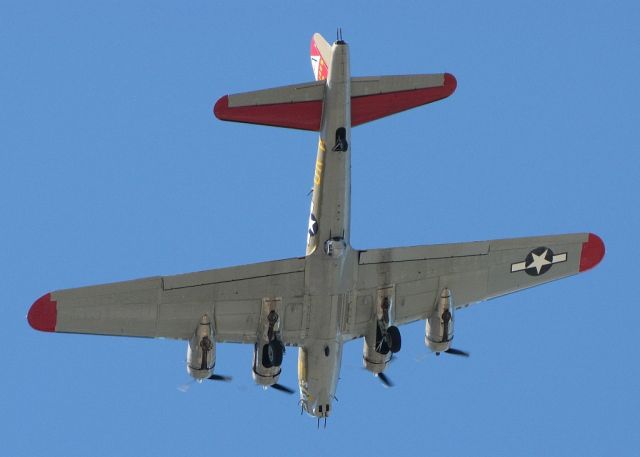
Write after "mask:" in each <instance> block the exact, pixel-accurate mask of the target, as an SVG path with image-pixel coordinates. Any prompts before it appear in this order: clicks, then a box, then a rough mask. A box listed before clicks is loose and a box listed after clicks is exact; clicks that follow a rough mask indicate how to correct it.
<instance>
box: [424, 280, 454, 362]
mask: <svg viewBox="0 0 640 457" xmlns="http://www.w3.org/2000/svg"><path fill="white" fill-rule="evenodd" d="M453 312H454V306H453V299H452V297H451V291H450V290H449V289H447V288H444V289H442V292H441V293H440V297H439V298H438V303H437V304H436V309H435V310H434V311H433V313H431V316H429V318H428V319H427V323H426V328H425V337H424V343H425V344H426V346H427V347H428V348H429V349H430V350H431V351H433V352H435V353H437V354H439V353H440V352H445V351H446V350H448V349H449V348H450V347H451V340H453Z"/></svg>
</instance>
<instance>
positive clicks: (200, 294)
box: [28, 34, 604, 423]
mask: <svg viewBox="0 0 640 457" xmlns="http://www.w3.org/2000/svg"><path fill="white" fill-rule="evenodd" d="M311 64H312V68H313V72H314V76H315V79H316V81H312V82H307V83H302V84H295V85H291V86H283V87H277V88H273V89H266V90H261V91H256V92H246V93H241V94H235V95H227V96H224V97H222V98H221V99H219V100H218V101H217V103H216V104H215V107H214V113H215V115H216V116H217V117H218V118H219V119H223V120H227V121H236V122H245V123H253V124H262V125H270V126H276V127H288V128H294V129H302V130H310V131H316V132H319V133H320V138H319V141H318V152H317V158H316V163H315V171H314V175H313V196H312V201H311V210H310V214H309V225H308V231H307V247H306V256H305V257H300V258H294V259H285V260H277V261H271V262H262V263H257V264H251V265H243V266H238V267H231V268H221V269H215V270H208V271H201V272H196V273H187V274H181V275H175V276H157V277H152V278H145V279H138V280H134V281H126V282H118V283H112V284H104V285H99V286H91V287H80V288H75V289H65V290H58V291H54V292H51V293H48V294H45V295H44V296H42V297H41V298H39V299H38V300H37V301H36V302H35V303H34V304H33V305H32V306H31V309H30V310H29V314H28V321H29V324H30V325H31V326H32V327H33V328H35V329H37V330H41V331H48V332H67V333H92V334H102V335H120V336H138V337H151V338H154V337H163V338H175V339H182V340H186V341H188V345H187V371H188V372H189V374H190V375H191V376H192V377H194V378H195V379H196V380H198V381H203V380H224V381H226V380H229V378H228V377H226V376H221V375H219V374H214V372H213V371H214V367H215V364H216V344H217V343H221V342H234V343H248V344H252V345H253V362H252V375H253V379H254V380H255V382H256V383H257V384H259V385H262V386H264V387H271V388H273V389H276V390H281V391H285V392H289V393H291V392H292V391H291V390H290V389H288V388H287V387H285V386H282V385H281V384H279V382H278V381H279V377H280V374H281V364H282V359H283V355H284V349H285V346H297V347H298V348H299V349H298V350H299V352H298V383H299V389H300V397H301V400H300V403H301V405H302V409H303V410H304V411H306V412H307V413H308V414H310V415H311V416H315V417H317V418H318V423H319V420H320V418H324V419H325V421H326V418H327V417H328V416H329V415H330V414H331V413H332V412H333V400H334V399H335V398H336V397H335V396H336V388H337V383H338V376H339V373H340V364H341V361H342V345H343V344H344V342H345V341H348V340H352V339H355V338H360V337H363V338H364V345H363V363H364V366H365V368H366V369H367V370H369V371H370V372H372V373H373V374H374V375H375V376H377V377H378V378H379V379H380V380H381V381H382V382H383V383H385V384H386V385H391V383H390V381H389V379H388V378H387V377H386V375H385V373H384V371H385V369H386V368H387V365H388V363H389V360H390V358H391V354H392V353H394V352H397V351H399V350H400V347H401V338H400V332H399V330H398V326H400V325H402V324H406V323H409V322H414V321H417V320H424V321H425V344H426V346H427V347H428V348H429V349H430V350H431V351H432V352H434V353H435V354H440V353H445V354H452V355H463V356H467V355H468V354H467V353H466V352H464V351H461V350H459V349H454V348H452V347H451V342H452V340H453V324H454V317H455V311H456V310H458V309H460V308H461V307H466V306H468V305H470V304H474V303H478V302H480V301H484V300H487V299H491V298H495V297H498V296H501V295H504V294H508V293H512V292H515V291H518V290H522V289H526V288H529V287H532V286H535V285H538V284H543V283H546V282H549V281H553V280H556V279H560V278H564V277H567V276H570V275H574V274H577V273H580V272H583V271H586V270H589V269H591V268H593V267H594V266H595V265H597V264H598V263H599V262H600V260H601V259H602V258H603V256H604V243H603V242H602V240H601V239H600V238H599V237H598V236H597V235H594V234H592V233H576V234H568V235H555V236H537V237H530V238H516V239H503V240H492V241H481V242H471V243H455V244H445V245H424V246H413V247H398V248H386V249H369V250H354V249H352V247H351V243H350V217H351V127H355V126H358V125H360V124H364V123H366V122H369V121H373V120H375V119H379V118H382V117H385V116H388V115H391V114H394V113H398V112H400V111H404V110H407V109H411V108H414V107H417V106H421V105H424V104H427V103H431V102H434V101H437V100H440V99H443V98H446V97H448V96H449V95H451V94H452V93H453V92H454V90H455V88H456V80H455V78H454V77H453V76H452V75H450V74H448V73H440V74H424V75H406V76H370V77H352V76H351V73H350V68H349V47H348V45H347V44H346V43H345V42H344V41H342V39H341V37H339V38H338V40H337V41H336V42H335V43H333V45H329V44H328V43H327V42H326V41H325V40H324V39H323V38H322V36H320V35H319V34H315V35H314V36H313V38H312V40H311Z"/></svg>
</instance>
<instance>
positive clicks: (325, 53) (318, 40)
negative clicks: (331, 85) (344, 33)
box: [310, 33, 331, 81]
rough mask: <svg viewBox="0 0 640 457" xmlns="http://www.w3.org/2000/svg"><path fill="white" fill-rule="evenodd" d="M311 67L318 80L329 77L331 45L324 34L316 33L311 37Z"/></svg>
mask: <svg viewBox="0 0 640 457" xmlns="http://www.w3.org/2000/svg"><path fill="white" fill-rule="evenodd" d="M310 52H311V67H312V68H313V76H314V77H315V78H316V81H321V80H325V79H327V76H328V75H329V66H330V65H331V46H330V45H329V43H327V40H325V39H324V38H323V37H322V35H320V34H319V33H314V34H313V37H311V51H310Z"/></svg>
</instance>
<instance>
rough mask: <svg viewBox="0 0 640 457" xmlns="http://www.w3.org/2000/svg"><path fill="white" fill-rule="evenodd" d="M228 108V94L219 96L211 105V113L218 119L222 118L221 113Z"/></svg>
mask: <svg viewBox="0 0 640 457" xmlns="http://www.w3.org/2000/svg"><path fill="white" fill-rule="evenodd" d="M228 109H229V96H228V95H225V96H224V97H220V98H219V99H218V101H217V102H216V104H215V105H214V106H213V114H214V115H215V116H216V117H217V118H218V119H223V118H222V117H221V116H223V113H224V112H225V111H226V110H228Z"/></svg>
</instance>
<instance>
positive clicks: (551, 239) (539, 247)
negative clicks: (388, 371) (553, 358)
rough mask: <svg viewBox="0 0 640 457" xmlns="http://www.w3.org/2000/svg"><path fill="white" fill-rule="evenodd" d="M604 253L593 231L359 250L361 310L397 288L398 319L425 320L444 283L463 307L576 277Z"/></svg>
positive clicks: (397, 321)
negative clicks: (386, 290)
mask: <svg viewBox="0 0 640 457" xmlns="http://www.w3.org/2000/svg"><path fill="white" fill-rule="evenodd" d="M603 256H604V244H603V243H602V240H600V238H598V237H597V236H596V235H593V234H589V233H580V234H572V235H560V236H544V237H533V238H517V239H507V240H494V241H482V242H473V243H460V244H445V245H434V246H415V247H407V248H391V249H374V250H368V251H361V252H360V254H359V262H358V285H357V288H358V298H357V300H358V302H357V308H358V309H360V308H362V313H361V314H362V315H363V316H364V315H365V314H367V313H366V312H365V309H366V308H367V303H374V302H375V297H376V293H377V290H378V289H379V288H383V287H393V289H394V292H395V321H396V323H398V324H404V323H408V322H412V321H416V320H420V319H425V318H427V317H428V316H429V315H430V314H431V312H432V310H433V308H434V306H435V302H436V296H437V294H438V293H439V291H440V290H442V288H444V287H448V288H449V289H450V290H451V292H452V294H453V299H454V303H455V306H456V308H459V307H462V306H467V305H469V304H473V303H476V302H479V301H483V300H487V299H490V298H494V297H498V296H500V295H505V294H508V293H511V292H515V291H518V290H522V289H526V288H529V287H533V286H536V285H538V284H543V283H546V282H549V281H553V280H556V279H560V278H564V277H567V276H570V275H574V274H576V273H579V272H581V271H585V270H587V269H589V268H591V267H593V266H595V265H596V264H597V263H598V262H599V261H600V260H601V259H602V257H603ZM363 325H365V324H363ZM365 331H366V328H365V327H363V329H361V332H362V333H364V332H365Z"/></svg>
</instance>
